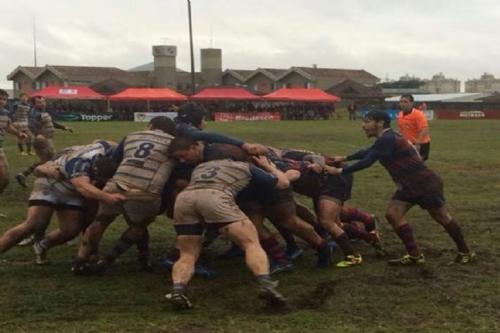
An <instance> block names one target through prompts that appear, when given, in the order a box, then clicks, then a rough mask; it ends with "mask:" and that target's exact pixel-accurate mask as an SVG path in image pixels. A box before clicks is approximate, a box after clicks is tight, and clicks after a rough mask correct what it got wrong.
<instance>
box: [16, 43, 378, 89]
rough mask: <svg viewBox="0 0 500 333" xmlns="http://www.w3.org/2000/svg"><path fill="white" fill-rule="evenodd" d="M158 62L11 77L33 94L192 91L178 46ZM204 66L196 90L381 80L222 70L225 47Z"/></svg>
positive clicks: (322, 72)
mask: <svg viewBox="0 0 500 333" xmlns="http://www.w3.org/2000/svg"><path fill="white" fill-rule="evenodd" d="M152 53H153V62H151V63H147V64H144V65H140V66H137V67H134V68H131V69H129V70H123V69H120V68H116V67H88V66H56V65H46V66H44V67H26V66H18V67H17V68H15V69H14V70H13V71H12V72H11V73H10V74H9V75H8V76H7V78H8V80H11V81H13V88H14V95H15V96H16V97H17V96H19V94H20V93H21V92H25V93H32V92H33V91H36V90H38V89H41V88H44V87H46V86H49V85H61V86H65V85H86V86H90V87H92V88H93V89H94V90H96V91H98V92H101V93H103V94H112V93H116V92H118V91H121V90H123V89H124V88H127V87H168V88H172V89H175V90H177V91H179V92H181V93H185V94H190V93H191V92H192V90H193V87H192V79H191V73H190V72H187V71H183V70H180V69H178V68H177V66H176V57H177V47H176V46H173V45H155V46H153V47H152ZM200 56H201V68H200V71H199V72H197V73H195V82H196V86H195V90H198V89H201V88H204V87H209V86H242V87H245V88H247V89H248V90H250V91H252V92H254V93H257V94H266V93H269V92H271V91H273V90H276V89H279V88H283V87H301V88H313V87H314V88H320V89H323V90H327V89H329V88H331V87H332V86H335V85H338V84H340V83H342V82H343V81H346V80H350V81H354V82H357V83H359V84H361V85H363V86H366V87H374V86H375V85H376V84H377V83H378V82H379V81H380V79H379V78H378V77H376V76H375V75H372V74H371V73H369V72H367V71H365V70H363V69H361V70H358V69H338V68H320V67H317V66H316V65H313V66H312V67H291V68H257V69H255V70H240V69H226V70H224V71H223V70H222V50H221V49H215V48H207V49H201V51H200Z"/></svg>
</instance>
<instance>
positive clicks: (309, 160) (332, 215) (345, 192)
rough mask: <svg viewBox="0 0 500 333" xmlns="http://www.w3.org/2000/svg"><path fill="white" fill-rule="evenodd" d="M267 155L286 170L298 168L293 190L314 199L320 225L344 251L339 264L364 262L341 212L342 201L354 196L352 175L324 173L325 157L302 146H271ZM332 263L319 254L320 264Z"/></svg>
mask: <svg viewBox="0 0 500 333" xmlns="http://www.w3.org/2000/svg"><path fill="white" fill-rule="evenodd" d="M270 151H271V152H272V153H271V154H269V155H268V156H270V157H271V160H272V161H273V162H274V163H275V164H276V165H277V166H278V167H279V168H280V169H281V170H282V171H283V170H290V169H294V170H298V171H300V177H299V178H298V179H297V180H295V181H293V182H292V186H293V190H294V191H295V192H297V193H300V194H302V195H305V196H308V197H310V198H311V199H312V200H313V204H314V209H315V212H316V216H317V220H318V223H319V225H320V226H321V227H322V228H323V229H325V230H326V231H327V232H328V234H330V235H331V236H332V239H333V240H334V241H335V242H336V243H337V244H338V245H339V247H340V249H341V250H342V252H343V253H344V259H343V260H341V261H340V262H338V263H337V264H336V267H339V268H346V267H352V266H356V265H359V264H361V263H362V260H363V259H362V257H361V255H360V254H358V253H355V252H354V250H353V248H352V246H351V243H350V241H349V237H348V236H347V234H346V233H345V232H344V230H342V228H341V221H340V212H341V209H342V205H343V203H344V202H345V201H346V200H348V199H349V198H350V196H351V187H352V177H350V176H349V175H348V176H346V177H343V176H333V175H325V174H324V173H323V172H322V168H323V166H324V165H326V163H325V157H324V156H321V155H318V154H315V153H311V152H308V151H303V150H293V149H288V150H281V149H277V148H271V149H270ZM330 265H331V256H325V257H322V256H320V257H319V258H318V266H319V267H328V266H330Z"/></svg>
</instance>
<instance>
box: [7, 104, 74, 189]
mask: <svg viewBox="0 0 500 333" xmlns="http://www.w3.org/2000/svg"><path fill="white" fill-rule="evenodd" d="M28 128H29V130H30V132H31V133H32V134H33V148H34V149H35V153H36V155H37V156H38V158H39V162H37V163H34V164H32V165H31V166H29V167H28V168H27V169H26V170H24V171H23V172H20V173H18V174H17V175H16V180H17V182H18V183H19V185H21V186H22V187H26V177H28V176H29V175H30V174H31V173H32V172H33V170H35V168H36V167H37V166H38V165H40V164H43V163H45V162H47V161H50V160H51V159H53V158H54V155H55V148H54V142H53V138H54V132H55V130H56V129H62V130H64V131H68V132H73V130H72V129H71V128H70V127H68V126H64V125H61V124H59V123H57V122H55V121H54V120H53V119H52V116H51V114H50V113H49V112H48V111H47V102H46V101H45V98H44V97H42V96H34V97H33V107H32V108H31V109H30V110H29V113H28Z"/></svg>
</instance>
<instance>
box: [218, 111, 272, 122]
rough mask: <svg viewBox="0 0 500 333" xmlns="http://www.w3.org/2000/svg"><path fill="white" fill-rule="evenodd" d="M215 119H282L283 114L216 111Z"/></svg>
mask: <svg viewBox="0 0 500 333" xmlns="http://www.w3.org/2000/svg"><path fill="white" fill-rule="evenodd" d="M214 120H215V121H238V120H281V115H280V114H279V112H214Z"/></svg>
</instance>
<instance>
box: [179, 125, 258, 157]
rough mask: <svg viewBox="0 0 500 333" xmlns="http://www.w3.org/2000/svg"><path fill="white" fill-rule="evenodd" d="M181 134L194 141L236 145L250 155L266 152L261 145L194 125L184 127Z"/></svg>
mask: <svg viewBox="0 0 500 333" xmlns="http://www.w3.org/2000/svg"><path fill="white" fill-rule="evenodd" d="M183 135H185V136H187V137H189V138H192V139H194V140H196V141H204V142H206V143H224V144H229V145H234V146H238V147H241V149H243V150H244V151H246V152H247V153H248V154H250V155H264V154H265V153H266V152H267V148H266V147H265V146H263V145H260V144H255V143H248V142H245V141H243V140H240V139H236V138H233V137H230V136H227V135H224V134H219V133H213V132H204V131H202V130H200V129H198V128H195V127H186V128H185V129H184V131H183Z"/></svg>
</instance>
